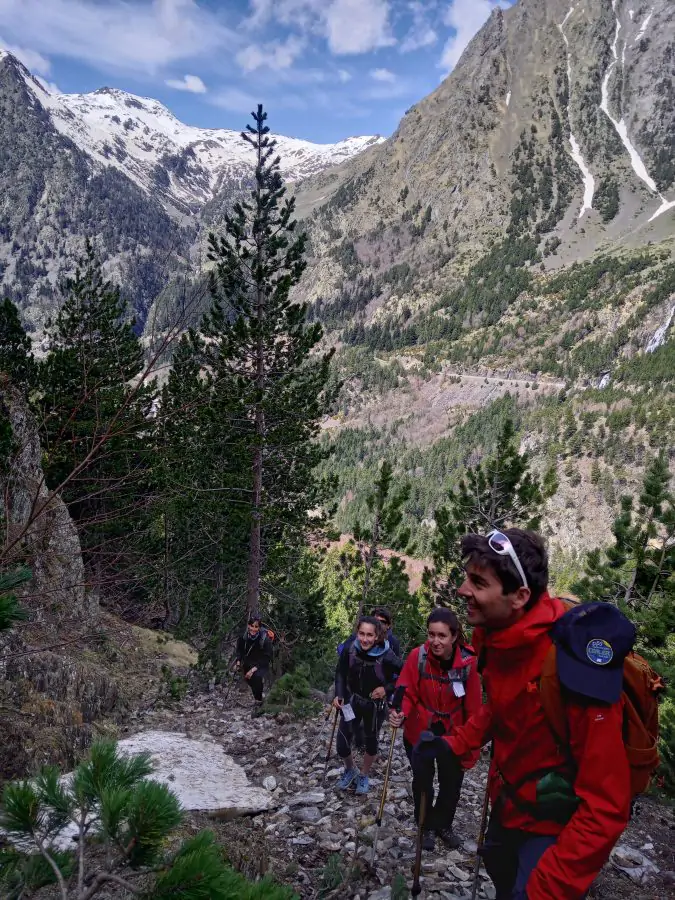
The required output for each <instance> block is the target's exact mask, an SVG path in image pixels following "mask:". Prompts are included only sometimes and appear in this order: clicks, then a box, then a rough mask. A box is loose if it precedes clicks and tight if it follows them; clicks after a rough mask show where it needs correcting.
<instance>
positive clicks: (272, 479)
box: [203, 105, 331, 612]
mask: <svg viewBox="0 0 675 900" xmlns="http://www.w3.org/2000/svg"><path fill="white" fill-rule="evenodd" d="M266 120H267V113H265V112H264V111H263V108H262V105H259V106H258V109H257V112H255V113H253V121H254V124H253V125H249V126H247V131H246V132H244V133H243V134H242V138H243V139H244V140H245V141H246V142H247V143H248V144H250V145H251V147H252V149H253V152H254V154H255V160H256V167H255V177H254V187H253V190H252V191H251V193H250V197H249V199H248V200H246V201H242V202H240V203H236V204H235V206H234V208H233V211H232V213H231V214H230V215H228V216H227V217H226V219H225V234H224V236H222V237H216V236H214V235H211V238H210V258H211V259H212V260H213V261H214V262H215V270H214V274H213V282H212V291H213V306H212V308H211V311H210V313H209V315H208V316H207V317H206V318H205V321H204V323H203V332H204V335H205V337H206V353H207V359H208V365H209V369H210V373H211V377H212V378H213V384H214V390H215V391H218V392H220V395H221V396H222V397H223V398H226V401H224V402H226V403H227V405H228V407H229V414H230V415H231V417H232V421H233V422H235V423H236V428H235V429H234V432H233V435H232V439H233V441H234V442H235V443H236V444H237V448H236V453H237V456H238V457H239V465H240V472H241V485H242V489H243V493H242V495H241V499H242V500H243V501H245V503H246V508H247V512H248V515H249V541H248V563H247V576H246V609H247V611H249V612H250V611H253V610H255V609H257V608H258V607H259V605H260V598H261V591H262V590H263V588H264V587H266V586H269V584H270V581H269V577H268V576H269V572H270V569H271V567H272V560H271V556H270V554H271V553H272V552H273V551H278V550H279V548H280V547H282V546H285V547H289V546H292V545H297V544H298V543H299V541H300V540H301V539H302V536H303V534H304V533H305V532H306V529H307V526H308V511H309V510H310V509H312V508H313V507H314V506H315V505H316V500H317V498H316V496H315V484H316V483H315V481H314V479H313V477H312V470H313V468H314V466H315V465H316V463H317V462H318V460H319V458H320V456H321V453H322V451H321V450H320V448H319V447H318V445H317V443H316V442H315V441H314V440H313V439H314V437H315V436H316V434H317V430H318V422H319V418H320V416H321V413H322V411H323V392H324V387H325V385H326V381H327V377H328V366H329V361H330V357H331V354H330V353H326V354H318V353H314V350H315V348H316V345H317V344H318V342H319V341H320V339H321V337H322V330H321V327H320V325H318V324H312V325H308V324H307V323H306V315H307V306H306V304H303V303H294V302H293V300H292V299H291V289H292V288H293V287H294V286H295V285H296V284H297V283H298V282H299V280H300V277H301V275H302V273H303V271H304V268H305V262H304V253H305V245H306V238H305V235H304V234H298V233H297V232H296V222H295V220H294V219H293V214H294V209H295V203H294V200H293V199H292V198H291V199H287V198H285V196H284V195H285V193H286V189H285V188H284V185H283V182H282V178H281V174H280V170H279V158H278V157H277V156H275V145H276V142H275V141H274V140H273V139H272V138H271V137H270V135H269V127H268V126H267V125H266V124H265V122H266ZM233 449H234V448H233ZM282 541H283V545H282Z"/></svg>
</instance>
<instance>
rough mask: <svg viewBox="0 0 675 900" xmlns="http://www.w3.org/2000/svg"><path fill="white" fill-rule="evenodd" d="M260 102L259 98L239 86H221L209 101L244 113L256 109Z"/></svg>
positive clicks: (231, 110) (247, 113)
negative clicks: (221, 88)
mask: <svg viewBox="0 0 675 900" xmlns="http://www.w3.org/2000/svg"><path fill="white" fill-rule="evenodd" d="M260 102H261V100H259V99H256V98H255V97H254V96H253V95H252V94H247V93H246V91H241V90H239V88H223V90H221V91H218V92H217V93H216V94H214V95H213V96H212V97H211V103H213V105H214V106H219V107H221V109H227V110H229V111H230V112H238V113H243V114H245V115H249V114H250V113H251V112H252V111H253V110H254V109H257V108H258V104H259V103H260Z"/></svg>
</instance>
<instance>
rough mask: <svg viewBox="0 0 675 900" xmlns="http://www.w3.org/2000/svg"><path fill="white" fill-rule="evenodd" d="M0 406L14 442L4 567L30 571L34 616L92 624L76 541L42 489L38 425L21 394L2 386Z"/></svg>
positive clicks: (91, 599) (58, 506) (5, 482)
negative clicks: (23, 567) (21, 566)
mask: <svg viewBox="0 0 675 900" xmlns="http://www.w3.org/2000/svg"><path fill="white" fill-rule="evenodd" d="M0 405H1V406H2V410H3V414H4V415H5V416H7V418H8V420H9V422H10V425H11V428H12V441H13V449H12V455H11V457H10V461H9V465H8V467H7V470H6V472H5V474H4V475H3V476H2V478H1V480H0V487H1V495H0V496H1V497H2V501H1V503H0V509H1V511H2V518H3V520H4V522H5V530H4V533H3V566H5V567H7V566H9V567H11V566H13V565H27V566H28V567H29V568H30V569H31V570H32V572H33V580H32V582H31V584H30V587H29V589H28V595H29V596H28V598H27V599H26V601H25V602H26V603H27V605H28V606H29V608H30V609H31V610H32V611H33V613H34V614H35V615H36V616H37V617H38V618H48V619H52V620H53V619H57V620H63V619H73V620H75V621H87V622H88V623H92V622H93V621H95V619H96V617H97V615H98V603H97V600H96V598H95V596H94V595H93V594H92V593H91V592H89V591H87V590H86V584H85V574H84V565H83V563H82V551H81V549H80V540H79V537H78V535H77V531H76V529H75V525H74V524H73V521H72V519H71V518H70V515H69V513H68V509H67V508H66V505H65V503H64V502H63V500H62V499H61V497H59V496H54V495H50V492H49V490H48V489H47V485H46V483H45V478H44V473H43V471H42V465H41V449H40V439H39V437H38V430H37V424H36V422H35V420H34V418H33V415H32V414H31V412H30V411H29V410H28V407H27V405H26V402H25V400H24V399H23V398H22V397H21V394H20V393H19V392H18V391H17V390H16V389H15V388H13V387H11V386H10V385H8V384H6V383H5V384H4V385H2V389H1V391H0Z"/></svg>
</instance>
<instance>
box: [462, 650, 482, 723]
mask: <svg viewBox="0 0 675 900" xmlns="http://www.w3.org/2000/svg"><path fill="white" fill-rule="evenodd" d="M482 705H483V691H482V689H481V686H480V676H479V674H478V668H477V667H476V663H475V662H472V663H471V671H470V672H469V678H468V679H467V682H466V698H465V700H464V709H465V710H466V721H467V722H468V720H469V719H470V718H471V717H472V716H474V715H475V714H476V713H477V712H479V710H480V708H481V706H482Z"/></svg>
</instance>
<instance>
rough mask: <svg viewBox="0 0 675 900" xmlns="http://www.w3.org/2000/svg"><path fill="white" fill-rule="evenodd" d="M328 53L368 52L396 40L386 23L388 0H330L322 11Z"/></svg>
mask: <svg viewBox="0 0 675 900" xmlns="http://www.w3.org/2000/svg"><path fill="white" fill-rule="evenodd" d="M325 21H326V36H327V39H328V47H329V49H330V51H331V53H335V54H336V55H337V56H346V55H350V54H357V53H368V52H369V51H370V50H377V49H378V48H379V47H387V46H390V45H391V44H395V43H396V39H395V38H394V37H393V35H392V33H391V28H390V25H389V3H388V2H387V0H333V2H332V3H331V4H330V5H329V6H328V8H327V9H326V12H325Z"/></svg>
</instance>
